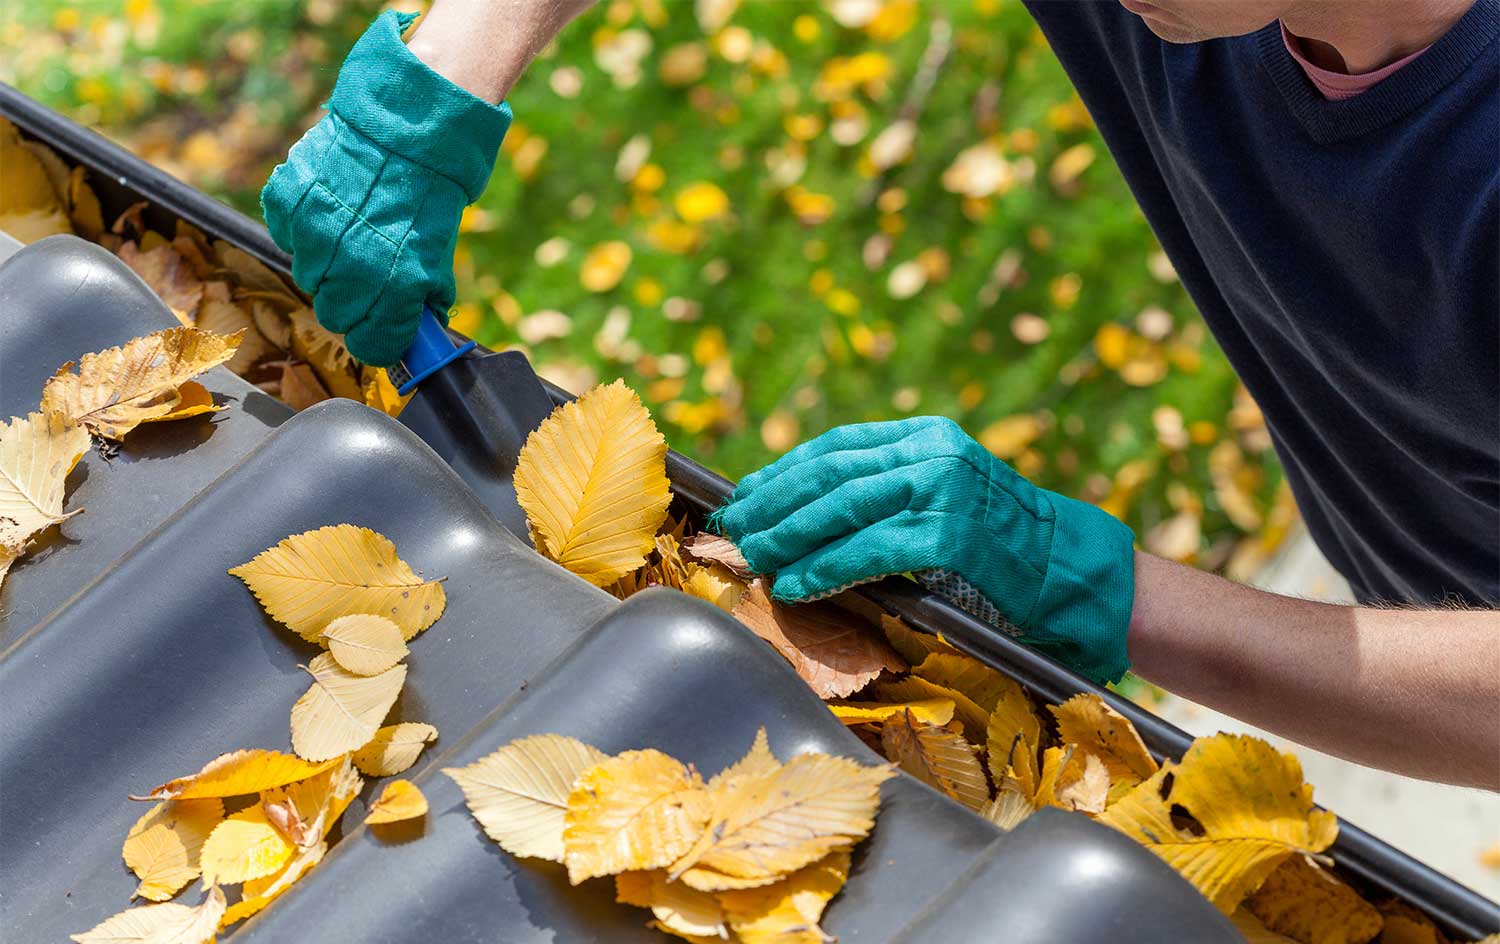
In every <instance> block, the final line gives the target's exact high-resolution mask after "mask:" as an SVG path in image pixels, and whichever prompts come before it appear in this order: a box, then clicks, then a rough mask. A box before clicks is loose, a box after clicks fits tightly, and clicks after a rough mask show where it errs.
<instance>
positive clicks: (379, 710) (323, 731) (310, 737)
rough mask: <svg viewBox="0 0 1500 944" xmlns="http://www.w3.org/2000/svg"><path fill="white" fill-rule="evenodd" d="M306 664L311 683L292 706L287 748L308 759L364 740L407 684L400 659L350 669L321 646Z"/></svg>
mask: <svg viewBox="0 0 1500 944" xmlns="http://www.w3.org/2000/svg"><path fill="white" fill-rule="evenodd" d="M306 669H307V672H308V674H309V675H311V676H312V677H313V684H312V687H311V688H309V689H308V690H307V691H306V692H305V693H304V694H303V696H302V697H301V698H299V699H297V703H296V704H295V705H293V706H292V749H293V750H294V751H296V752H297V756H299V757H305V758H307V759H308V760H311V761H322V760H328V759H330V758H334V757H337V756H338V755H340V754H345V753H348V752H349V751H353V750H357V749H359V748H360V747H363V746H364V745H365V744H367V743H369V741H370V739H371V738H373V737H374V736H375V732H376V730H378V729H379V727H380V722H381V721H383V720H384V719H385V716H386V714H387V713H388V712H389V711H390V710H391V706H392V705H394V704H395V703H396V698H397V696H399V695H400V694H401V686H402V685H404V684H406V666H404V665H398V666H395V667H394V668H391V669H387V670H386V671H384V672H382V673H380V674H379V675H374V676H363V675H355V674H354V673H353V672H350V671H348V670H347V669H345V668H344V667H343V666H341V665H339V664H338V662H337V661H336V660H335V659H334V657H333V656H332V655H331V654H330V653H326V652H325V653H323V654H321V655H319V656H317V657H316V658H314V659H313V660H312V663H311V664H310V665H308V666H306Z"/></svg>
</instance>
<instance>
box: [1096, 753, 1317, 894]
mask: <svg viewBox="0 0 1500 944" xmlns="http://www.w3.org/2000/svg"><path fill="white" fill-rule="evenodd" d="M1184 816H1186V817H1191V822H1188V823H1186V824H1183V817H1184ZM1099 819H1100V821H1101V822H1104V823H1107V824H1109V825H1110V826H1113V827H1115V828H1116V829H1118V830H1120V831H1121V832H1123V833H1125V834H1126V835H1128V836H1130V837H1132V838H1134V839H1135V840H1137V841H1138V842H1140V843H1142V844H1143V845H1145V846H1146V848H1148V849H1150V850H1151V851H1152V852H1155V853H1156V854H1157V855H1159V856H1161V857H1162V858H1163V859H1164V860H1166V862H1167V863H1168V864H1169V865H1171V866H1172V867H1173V868H1175V869H1177V871H1178V872H1181V873H1182V875H1183V877H1184V878H1186V879H1187V880H1188V881H1190V882H1192V883H1193V885H1194V886H1195V887H1196V888H1197V889H1198V890H1199V891H1200V892H1202V893H1203V895H1204V897H1206V898H1208V899H1209V900H1210V901H1212V902H1213V903H1214V905H1215V906H1217V907H1218V908H1219V910H1220V911H1223V912H1224V913H1225V914H1230V913H1232V912H1233V911H1234V910H1235V908H1237V907H1238V906H1239V904H1240V902H1242V901H1243V900H1244V899H1245V897H1246V896H1247V895H1248V894H1249V893H1250V892H1252V891H1254V890H1255V889H1256V888H1257V887H1259V886H1260V884H1261V883H1262V882H1263V881H1265V880H1266V877H1267V876H1269V875H1270V874H1271V873H1272V872H1273V871H1275V869H1276V868H1277V866H1279V865H1281V864H1282V863H1283V862H1285V861H1286V860H1287V859H1288V858H1290V857H1291V856H1292V855H1293V854H1296V853H1317V852H1321V851H1323V850H1324V849H1326V848H1328V846H1330V845H1332V843H1333V840H1334V837H1335V836H1337V835H1338V821H1337V819H1336V818H1335V817H1334V815H1333V814H1332V813H1328V812H1326V811H1323V810H1318V809H1316V808H1314V807H1313V804H1312V787H1310V786H1308V785H1307V784H1305V783H1303V782H1302V767H1301V765H1300V764H1298V763H1297V759H1296V757H1294V756H1292V755H1291V754H1282V753H1279V752H1278V751H1277V750H1276V749H1275V748H1273V747H1271V746H1270V745H1269V744H1267V743H1265V742H1264V741H1261V740H1259V739H1257V738H1252V737H1245V736H1235V735H1219V736H1217V737H1213V738H1199V739H1198V740H1196V741H1194V742H1193V746H1192V747H1190V748H1189V749H1188V751H1187V753H1186V754H1184V755H1183V758H1182V761H1181V762H1180V763H1176V764H1173V763H1168V764H1167V765H1166V766H1164V767H1162V768H1161V769H1160V770H1158V771H1157V772H1156V773H1155V774H1153V775H1152V776H1151V777H1150V778H1148V779H1147V780H1145V781H1143V782H1141V783H1140V784H1139V785H1138V786H1137V787H1135V789H1133V790H1131V791H1130V792H1129V793H1127V794H1126V795H1125V796H1123V797H1121V798H1120V799H1119V800H1118V801H1116V802H1115V803H1113V804H1112V805H1111V806H1110V807H1109V809H1108V810H1106V811H1105V812H1104V814H1103V815H1102V816H1100V817H1099Z"/></svg>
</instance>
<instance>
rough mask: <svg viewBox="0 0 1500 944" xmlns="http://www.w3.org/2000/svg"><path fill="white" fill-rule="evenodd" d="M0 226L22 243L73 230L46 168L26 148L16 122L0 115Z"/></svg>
mask: <svg viewBox="0 0 1500 944" xmlns="http://www.w3.org/2000/svg"><path fill="white" fill-rule="evenodd" d="M0 166H3V167H4V168H5V173H3V174H0V230H3V231H5V232H6V233H8V234H10V236H12V237H13V238H15V239H16V240H18V241H20V242H23V243H32V242H36V241H37V240H38V239H42V238H44V237H46V236H52V235H55V234H57V233H71V232H73V227H72V225H71V224H70V223H69V222H68V214H67V213H66V211H65V210H64V209H63V205H62V200H61V199H60V198H59V195H58V193H57V191H56V189H55V188H54V187H53V186H52V182H51V180H50V179H49V178H48V175H47V168H46V167H45V166H43V164H42V162H41V160H40V159H38V157H37V156H36V154H34V153H32V152H31V151H30V150H28V149H27V148H26V146H25V145H24V144H23V143H22V141H21V135H20V133H19V132H18V131H17V130H16V126H15V125H13V124H11V123H10V122H9V121H6V120H4V119H0Z"/></svg>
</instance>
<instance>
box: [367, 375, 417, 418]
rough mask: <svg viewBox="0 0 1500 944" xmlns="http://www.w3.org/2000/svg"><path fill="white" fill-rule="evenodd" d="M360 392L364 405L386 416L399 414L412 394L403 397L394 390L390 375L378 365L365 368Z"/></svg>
mask: <svg viewBox="0 0 1500 944" xmlns="http://www.w3.org/2000/svg"><path fill="white" fill-rule="evenodd" d="M360 392H361V393H363V394H364V403H365V406H367V407H370V408H371V409H374V410H379V411H380V412H382V413H384V414H385V415H386V416H400V415H401V411H402V410H403V409H405V408H406V404H407V403H409V402H411V398H412V396H413V395H412V394H407V395H406V396H404V397H403V396H402V395H401V394H400V393H399V392H398V391H397V390H396V385H395V384H393V383H391V378H390V376H389V375H388V374H386V372H385V371H384V370H383V369H381V368H379V367H368V368H366V369H365V381H364V385H363V386H362V387H361V388H360Z"/></svg>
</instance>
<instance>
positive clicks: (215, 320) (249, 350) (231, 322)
mask: <svg viewBox="0 0 1500 944" xmlns="http://www.w3.org/2000/svg"><path fill="white" fill-rule="evenodd" d="M222 285H224V283H221V282H213V283H209V285H208V286H207V288H208V290H206V291H205V292H204V295H203V304H201V305H199V306H198V316H197V317H196V318H194V319H193V325H194V327H197V328H199V329H201V330H203V331H212V332H213V333H214V334H233V333H235V332H237V331H243V332H245V334H244V338H243V340H241V341H240V346H239V348H238V349H237V350H236V351H235V352H234V356H233V357H231V358H230V359H229V360H228V361H227V362H226V364H225V366H226V367H228V368H229V369H230V370H232V371H234V372H235V373H236V374H241V375H243V374H245V373H247V372H248V371H249V370H250V368H252V367H254V366H255V365H256V364H257V363H259V362H260V361H263V360H265V359H266V358H268V357H270V356H271V355H273V354H275V353H276V352H277V348H276V346H275V345H273V344H272V343H271V342H270V341H268V340H266V337H265V335H263V334H261V333H260V330H259V329H258V328H256V327H255V322H254V321H253V320H252V319H251V317H250V313H249V312H248V311H246V310H245V309H244V308H242V307H241V306H240V305H239V304H238V303H236V302H233V301H230V300H229V296H228V292H227V290H226V289H224V288H214V286H222Z"/></svg>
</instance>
